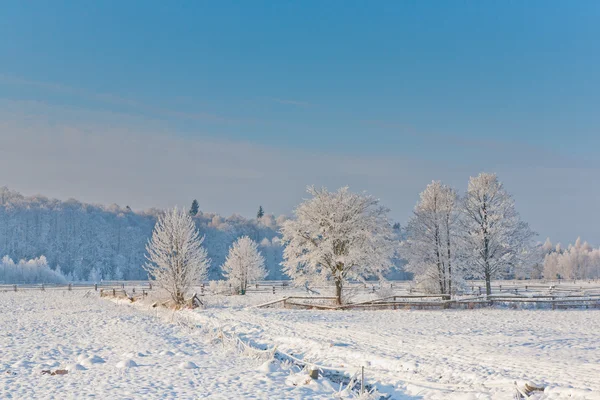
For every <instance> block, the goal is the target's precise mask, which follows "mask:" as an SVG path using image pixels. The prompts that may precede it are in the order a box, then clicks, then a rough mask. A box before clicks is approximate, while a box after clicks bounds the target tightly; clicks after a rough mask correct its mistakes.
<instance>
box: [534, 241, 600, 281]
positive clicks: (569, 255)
mask: <svg viewBox="0 0 600 400" xmlns="http://www.w3.org/2000/svg"><path fill="white" fill-rule="evenodd" d="M544 252H545V258H544V278H546V279H598V278H600V248H598V249H594V248H593V247H592V246H590V245H589V244H588V242H583V243H582V242H581V238H577V240H576V241H575V244H570V245H569V246H568V247H567V248H566V249H565V250H563V249H562V248H561V246H560V244H558V245H557V246H556V248H554V246H552V243H551V242H550V240H549V239H547V240H546V243H544Z"/></svg>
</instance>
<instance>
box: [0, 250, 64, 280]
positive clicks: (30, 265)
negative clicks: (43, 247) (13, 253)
mask: <svg viewBox="0 0 600 400" xmlns="http://www.w3.org/2000/svg"><path fill="white" fill-rule="evenodd" d="M0 282H3V283H66V282H67V280H66V278H65V277H64V275H63V274H62V273H61V272H60V270H58V271H54V270H52V269H51V268H50V267H49V266H48V262H47V261H46V257H44V256H41V257H38V258H34V259H32V260H27V261H26V260H21V261H19V262H18V263H16V264H15V262H14V261H13V260H12V259H11V258H10V257H8V256H5V257H4V258H2V261H1V263H0Z"/></svg>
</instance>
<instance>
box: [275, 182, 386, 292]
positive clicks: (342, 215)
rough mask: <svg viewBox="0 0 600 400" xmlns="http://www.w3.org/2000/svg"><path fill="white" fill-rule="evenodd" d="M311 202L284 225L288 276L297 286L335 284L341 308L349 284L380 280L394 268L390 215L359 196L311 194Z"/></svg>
mask: <svg viewBox="0 0 600 400" xmlns="http://www.w3.org/2000/svg"><path fill="white" fill-rule="evenodd" d="M308 193H309V194H310V195H311V196H312V198H311V199H308V200H305V201H304V202H303V203H302V204H300V205H299V206H298V208H297V209H296V210H295V212H294V213H295V216H296V218H295V219H293V220H288V221H286V222H285V223H284V224H283V227H282V228H281V232H282V234H283V242H284V243H285V245H286V247H285V249H284V252H283V257H284V261H283V263H282V264H283V266H284V272H285V273H286V274H287V275H288V276H290V277H291V278H292V279H293V280H294V282H295V284H296V285H299V286H303V285H305V284H306V283H323V282H325V281H331V280H332V281H333V282H334V284H335V288H336V291H335V295H336V298H337V302H338V304H339V303H341V302H342V289H343V287H344V285H345V283H346V282H347V281H348V280H349V279H365V278H367V277H369V276H380V277H381V275H382V273H384V272H386V271H388V270H389V269H390V268H391V267H392V265H393V264H392V261H391V258H392V256H393V255H394V253H395V249H396V246H395V241H394V239H393V238H394V234H393V232H392V227H391V224H390V221H389V220H388V218H387V213H388V209H387V208H385V207H382V206H380V205H379V200H377V199H375V198H373V197H371V196H369V195H365V194H355V193H352V192H350V191H349V190H348V188H347V187H344V188H341V189H339V190H338V191H337V192H328V191H327V189H325V188H323V189H315V188H314V187H309V188H308Z"/></svg>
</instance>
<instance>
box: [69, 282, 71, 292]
mask: <svg viewBox="0 0 600 400" xmlns="http://www.w3.org/2000/svg"><path fill="white" fill-rule="evenodd" d="M71 289H72V287H71V284H70V283H69V292H70V291H71Z"/></svg>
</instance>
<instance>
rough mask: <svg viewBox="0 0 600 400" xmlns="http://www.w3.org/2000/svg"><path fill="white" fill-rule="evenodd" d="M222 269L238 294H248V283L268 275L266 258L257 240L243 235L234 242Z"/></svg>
mask: <svg viewBox="0 0 600 400" xmlns="http://www.w3.org/2000/svg"><path fill="white" fill-rule="evenodd" d="M265 240H267V239H265ZM222 269H223V276H224V277H225V279H226V280H227V282H229V283H230V284H231V285H232V286H233V288H234V289H235V290H236V291H237V293H238V294H246V289H247V287H248V283H250V282H256V281H258V280H260V279H264V277H265V276H266V275H267V271H266V270H265V259H264V258H263V256H262V255H261V254H260V252H259V251H258V245H257V244H256V242H255V241H254V240H252V239H250V238H249V237H248V236H242V237H241V238H239V239H238V240H236V241H235V242H234V243H233V245H232V246H231V248H230V249H229V254H228V255H227V259H226V260H225V263H223V266H222Z"/></svg>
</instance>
